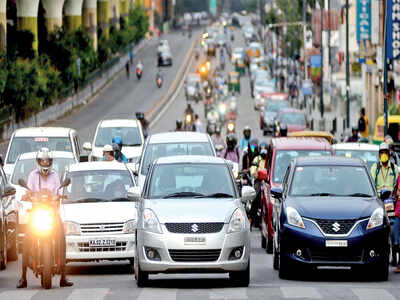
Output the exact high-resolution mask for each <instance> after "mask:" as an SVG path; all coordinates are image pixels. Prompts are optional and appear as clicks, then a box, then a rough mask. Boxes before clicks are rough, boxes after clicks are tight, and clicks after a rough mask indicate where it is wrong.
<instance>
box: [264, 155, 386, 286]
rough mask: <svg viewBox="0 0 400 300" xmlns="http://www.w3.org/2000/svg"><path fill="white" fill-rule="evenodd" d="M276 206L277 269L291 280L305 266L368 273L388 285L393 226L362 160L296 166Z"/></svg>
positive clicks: (340, 159) (309, 161)
mask: <svg viewBox="0 0 400 300" xmlns="http://www.w3.org/2000/svg"><path fill="white" fill-rule="evenodd" d="M282 188H283V190H281V189H273V190H271V192H272V194H274V196H275V197H276V198H277V199H279V200H278V201H277V202H276V203H275V205H276V206H275V226H276V228H275V235H274V247H273V248H274V269H279V277H280V278H288V277H289V275H290V274H293V273H296V272H295V271H294V270H296V267H301V266H315V267H318V266H335V267H336V266H345V267H349V266H350V267H352V268H357V269H359V270H360V269H362V270H363V271H364V269H363V268H365V272H364V274H370V275H371V277H373V279H376V280H382V281H384V280H387V279H388V272H389V253H390V250H389V244H390V241H389V236H390V235H389V233H390V225H389V221H388V218H387V216H386V213H385V212H384V209H383V204H382V201H381V200H380V199H379V198H378V196H377V192H376V190H375V187H374V182H373V181H372V179H371V176H370V173H369V170H368V169H367V166H366V164H365V163H364V162H362V161H361V160H359V159H351V158H344V157H313V158H297V159H295V160H293V161H292V162H291V163H290V164H289V167H288V169H287V171H286V174H285V177H284V181H283V185H282Z"/></svg>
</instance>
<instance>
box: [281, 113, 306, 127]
mask: <svg viewBox="0 0 400 300" xmlns="http://www.w3.org/2000/svg"><path fill="white" fill-rule="evenodd" d="M282 123H285V124H292V125H303V126H306V117H305V116H304V114H297V113H285V114H284V115H283V116H282Z"/></svg>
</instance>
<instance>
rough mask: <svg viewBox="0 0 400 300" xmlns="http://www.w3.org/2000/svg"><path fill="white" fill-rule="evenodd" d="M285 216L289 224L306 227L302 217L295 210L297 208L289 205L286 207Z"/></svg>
mask: <svg viewBox="0 0 400 300" xmlns="http://www.w3.org/2000/svg"><path fill="white" fill-rule="evenodd" d="M286 216H287V222H288V224H289V225H292V226H296V227H299V228H303V229H304V228H306V226H305V225H304V222H303V219H302V217H301V216H300V214H299V213H298V212H297V210H296V209H294V208H293V207H290V206H289V207H287V208H286Z"/></svg>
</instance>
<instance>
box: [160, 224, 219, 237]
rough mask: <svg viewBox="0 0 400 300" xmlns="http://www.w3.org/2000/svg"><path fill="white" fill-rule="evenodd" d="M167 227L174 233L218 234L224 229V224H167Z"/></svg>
mask: <svg viewBox="0 0 400 300" xmlns="http://www.w3.org/2000/svg"><path fill="white" fill-rule="evenodd" d="M165 227H166V228H167V230H168V231H169V232H172V233H191V234H194V233H196V234H197V233H216V232H220V231H221V230H222V228H223V227H224V223H166V224H165Z"/></svg>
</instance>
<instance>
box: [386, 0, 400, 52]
mask: <svg viewBox="0 0 400 300" xmlns="http://www.w3.org/2000/svg"><path fill="white" fill-rule="evenodd" d="M386 13H387V16H388V18H386V51H387V52H386V55H387V58H388V59H397V58H399V56H400V0H387V2H386Z"/></svg>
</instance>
